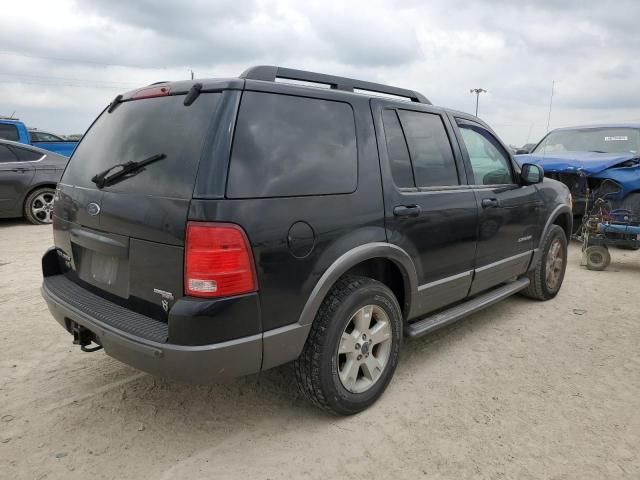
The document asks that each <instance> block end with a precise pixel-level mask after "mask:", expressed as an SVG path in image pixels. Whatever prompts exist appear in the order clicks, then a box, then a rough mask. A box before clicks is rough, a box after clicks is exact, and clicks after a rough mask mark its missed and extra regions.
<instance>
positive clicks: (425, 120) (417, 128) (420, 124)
mask: <svg viewBox="0 0 640 480" xmlns="http://www.w3.org/2000/svg"><path fill="white" fill-rule="evenodd" d="M399 115H400V120H401V121H402V126H403V128H404V132H405V135H406V138H407V144H408V145H409V153H410V154H411V162H412V164H413V173H414V176H415V179H416V185H417V186H418V187H441V186H448V185H459V184H460V181H459V179H458V171H457V168H456V163H455V159H454V157H453V151H452V150H451V143H450V142H449V136H448V135H447V131H446V130H445V127H444V124H443V123H442V118H441V117H440V115H437V114H433V113H424V112H414V111H410V110H400V111H399Z"/></svg>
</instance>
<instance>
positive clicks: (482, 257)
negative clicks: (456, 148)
mask: <svg viewBox="0 0 640 480" xmlns="http://www.w3.org/2000/svg"><path fill="white" fill-rule="evenodd" d="M456 123H457V126H458V128H459V132H460V137H461V140H462V141H461V143H462V147H463V155H464V157H465V164H466V168H467V176H468V177H469V178H470V182H469V183H471V184H472V187H473V191H474V193H475V195H476V199H477V203H478V212H479V218H480V221H479V227H478V247H477V254H476V262H475V275H474V279H473V285H472V287H471V294H472V295H473V294H475V293H478V292H481V291H483V290H486V289H488V288H491V287H493V286H495V285H498V284H500V283H502V282H505V281H507V280H509V279H511V278H514V277H517V276H519V275H522V274H523V273H525V272H526V270H527V268H528V266H529V262H530V260H531V255H532V253H533V248H534V246H533V242H534V239H537V238H538V229H539V217H540V214H541V212H540V207H541V202H540V199H539V196H538V191H537V189H536V187H535V186H533V185H528V186H522V185H520V184H519V181H518V179H517V174H516V172H515V171H514V165H513V163H512V160H511V156H510V155H509V153H508V152H507V151H506V150H505V148H504V146H503V145H502V143H501V142H500V141H499V140H498V139H497V138H496V137H495V136H494V135H493V133H492V132H490V131H489V130H488V129H486V128H484V127H483V126H482V125H480V124H478V123H475V122H473V121H469V120H464V119H460V118H457V119H456Z"/></svg>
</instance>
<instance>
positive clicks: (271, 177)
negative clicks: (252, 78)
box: [227, 92, 358, 198]
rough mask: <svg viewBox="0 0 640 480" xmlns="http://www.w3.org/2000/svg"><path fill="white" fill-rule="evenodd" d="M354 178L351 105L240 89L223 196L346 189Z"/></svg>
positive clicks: (286, 194) (352, 187)
mask: <svg viewBox="0 0 640 480" xmlns="http://www.w3.org/2000/svg"><path fill="white" fill-rule="evenodd" d="M357 181H358V154H357V146H356V130H355V120H354V116H353V110H352V109H351V106H350V105H348V104H346V103H342V102H333V101H328V100H320V99H313V98H303V97H294V96H288V95H277V94H271V93H258V92H245V93H244V94H243V96H242V103H241V105H240V111H239V114H238V121H237V125H236V132H235V138H234V141H233V150H232V154H231V165H230V168H229V178H228V182H227V197H229V198H259V197H289V196H302V195H323V194H325V195H326V194H338V193H351V192H353V191H354V190H355V189H356V186H357Z"/></svg>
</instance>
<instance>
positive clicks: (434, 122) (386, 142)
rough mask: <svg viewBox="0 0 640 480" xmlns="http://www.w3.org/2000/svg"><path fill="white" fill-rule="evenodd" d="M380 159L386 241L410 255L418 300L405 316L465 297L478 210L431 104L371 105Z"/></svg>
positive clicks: (445, 125)
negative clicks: (413, 263) (416, 280)
mask: <svg viewBox="0 0 640 480" xmlns="http://www.w3.org/2000/svg"><path fill="white" fill-rule="evenodd" d="M372 105H373V111H374V118H375V123H376V131H377V139H378V149H379V152H380V158H381V170H382V179H383V180H382V182H383V190H384V203H385V222H386V230H387V237H388V241H389V242H391V243H393V244H396V245H398V246H399V247H401V248H402V249H404V250H405V251H406V252H407V253H409V254H410V255H411V256H412V258H413V259H414V262H415V266H416V270H417V273H418V281H419V284H420V285H419V289H418V298H417V301H416V302H414V306H413V310H412V312H411V317H417V316H420V315H423V314H425V313H427V312H429V311H433V310H436V309H438V308H441V307H443V306H446V305H448V304H450V303H452V302H455V301H458V300H461V299H463V298H465V297H466V296H467V293H468V291H469V287H470V285H471V280H472V274H473V267H474V261H475V248H476V231H477V220H478V218H477V217H478V211H477V206H476V199H475V195H474V193H473V191H472V190H471V189H470V188H469V187H468V186H467V185H466V176H465V171H464V166H463V163H462V157H461V154H460V151H459V149H458V146H457V142H456V141H455V137H454V136H453V135H454V134H453V130H452V128H451V125H450V123H449V121H448V118H447V116H446V115H445V114H444V113H443V112H442V111H441V110H439V109H436V108H433V107H428V106H425V105H416V104H409V103H407V104H398V102H389V101H386V100H375V101H373V102H372Z"/></svg>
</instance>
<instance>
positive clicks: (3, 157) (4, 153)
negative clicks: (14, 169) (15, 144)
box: [0, 145, 18, 163]
mask: <svg viewBox="0 0 640 480" xmlns="http://www.w3.org/2000/svg"><path fill="white" fill-rule="evenodd" d="M17 161H18V157H16V156H15V155H14V154H13V152H12V151H11V150H9V147H7V146H6V145H0V163H10V162H17Z"/></svg>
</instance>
